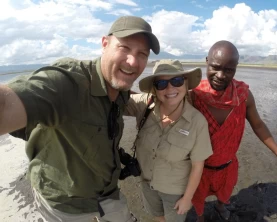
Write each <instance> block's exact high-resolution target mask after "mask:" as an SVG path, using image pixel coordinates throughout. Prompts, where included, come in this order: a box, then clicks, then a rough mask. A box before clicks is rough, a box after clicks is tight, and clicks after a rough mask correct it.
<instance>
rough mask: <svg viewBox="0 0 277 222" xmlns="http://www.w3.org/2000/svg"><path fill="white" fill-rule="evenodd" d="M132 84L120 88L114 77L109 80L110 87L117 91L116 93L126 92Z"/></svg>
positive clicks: (120, 85)
mask: <svg viewBox="0 0 277 222" xmlns="http://www.w3.org/2000/svg"><path fill="white" fill-rule="evenodd" d="M132 86H133V83H131V84H128V85H127V84H125V85H123V86H122V84H120V81H119V80H117V79H115V78H114V77H112V78H111V87H112V88H114V89H116V90H118V91H128V90H130V89H131V88H132Z"/></svg>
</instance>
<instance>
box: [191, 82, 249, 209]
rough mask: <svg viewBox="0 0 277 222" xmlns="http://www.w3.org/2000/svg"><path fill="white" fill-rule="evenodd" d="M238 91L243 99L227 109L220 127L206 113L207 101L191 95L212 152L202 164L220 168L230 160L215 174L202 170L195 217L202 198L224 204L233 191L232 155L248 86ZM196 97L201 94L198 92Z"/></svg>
mask: <svg viewBox="0 0 277 222" xmlns="http://www.w3.org/2000/svg"><path fill="white" fill-rule="evenodd" d="M242 86H243V84H242ZM242 88H243V90H242V89H239V88H236V89H237V92H240V93H241V94H242V95H244V96H243V97H239V98H244V100H239V103H238V104H239V105H238V106H234V105H231V106H229V109H230V108H232V110H231V112H230V114H229V115H228V117H227V118H226V120H225V121H224V123H223V124H222V125H220V124H219V123H218V122H217V121H216V120H215V118H214V117H213V115H212V114H211V112H210V111H209V109H208V106H207V100H202V99H203V98H204V99H205V98H207V97H203V96H202V97H201V98H200V97H199V94H196V95H195V98H194V102H193V103H194V106H195V107H196V108H197V109H198V110H199V111H200V112H201V113H202V114H203V115H204V116H205V117H206V119H207V121H208V124H209V133H210V137H211V143H212V147H213V152H214V153H213V155H212V156H210V157H209V158H208V159H207V160H206V161H205V164H206V165H210V166H220V165H222V164H225V163H227V162H228V161H229V160H232V163H231V164H230V165H229V166H228V167H227V168H225V169H223V170H219V171H215V170H210V169H206V168H204V171H203V174H202V178H201V181H200V184H199V186H198V188H197V190H196V192H195V194H194V197H193V200H192V203H193V205H194V207H195V210H196V212H197V214H198V215H202V214H203V212H204V203H205V199H206V197H208V196H210V195H216V196H217V198H218V199H219V200H220V201H222V202H224V203H228V201H229V198H230V196H231V194H232V191H233V188H234V186H235V185H236V183H237V179H238V161H237V157H236V152H237V150H238V148H239V145H240V142H241V139H242V136H243V132H244V128H245V117H246V99H247V96H248V92H249V90H248V87H245V86H243V87H242ZM200 95H203V94H202V93H201V94H200ZM237 95H238V93H237ZM225 104H226V103H225ZM233 104H234V103H233ZM209 105H210V103H209Z"/></svg>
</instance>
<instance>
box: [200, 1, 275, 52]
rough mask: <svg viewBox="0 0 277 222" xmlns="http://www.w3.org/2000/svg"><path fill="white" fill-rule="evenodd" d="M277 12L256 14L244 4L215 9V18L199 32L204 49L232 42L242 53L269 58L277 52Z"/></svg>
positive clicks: (266, 11) (207, 22) (206, 22)
mask: <svg viewBox="0 0 277 222" xmlns="http://www.w3.org/2000/svg"><path fill="white" fill-rule="evenodd" d="M276 22H277V11H275V10H270V11H268V10H265V11H261V12H259V13H255V12H254V11H252V10H251V8H250V7H249V6H247V5H245V4H244V3H241V4H237V5H235V6H234V8H228V7H222V8H220V9H218V10H215V11H214V13H213V17H212V18H211V19H208V20H206V21H205V22H204V25H205V28H204V30H202V31H199V35H200V36H201V38H202V40H203V41H202V42H203V44H202V46H203V47H204V48H206V49H207V48H208V47H209V46H211V45H212V44H213V43H214V42H215V41H218V40H222V39H225V40H229V41H231V42H233V43H234V44H235V45H237V46H238V48H239V51H240V53H241V54H253V53H255V55H260V56H266V55H268V54H272V53H273V52H274V51H276V49H277V41H276V39H277V27H276Z"/></svg>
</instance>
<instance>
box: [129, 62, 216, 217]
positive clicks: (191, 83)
mask: <svg viewBox="0 0 277 222" xmlns="http://www.w3.org/2000/svg"><path fill="white" fill-rule="evenodd" d="M201 77H202V72H201V69H200V68H195V69H191V70H186V71H185V70H184V69H183V66H182V64H181V63H180V62H179V61H178V60H160V61H159V62H157V63H156V64H155V66H154V68H153V75H150V76H147V77H145V78H143V79H141V80H140V82H139V88H140V90H141V91H142V92H143V93H142V94H132V95H131V98H130V100H129V102H128V105H127V107H126V113H125V114H126V115H129V116H135V117H136V119H137V124H138V125H141V120H142V119H143V117H145V112H146V110H147V109H151V111H150V114H149V115H148V116H147V118H146V120H145V121H144V123H143V126H142V128H141V129H140V130H139V132H138V136H137V138H136V141H135V143H134V144H135V148H136V155H137V159H138V161H139V165H140V167H141V170H142V173H141V179H142V182H141V188H142V196H143V201H144V205H145V207H146V209H147V210H148V211H149V212H150V213H151V214H152V215H153V216H155V217H156V220H157V221H160V222H164V221H166V222H184V221H185V218H186V213H187V211H188V210H189V209H190V208H191V199H192V197H193V194H194V192H195V190H196V188H197V186H198V184H199V181H200V178H201V175H202V170H203V166H204V160H205V159H206V158H208V157H209V156H210V155H211V154H212V148H211V144H210V137H209V132H208V124H207V121H206V119H205V117H204V116H203V115H202V114H201V113H200V112H199V111H197V110H196V109H195V108H194V107H193V106H192V105H191V104H190V103H189V102H188V99H187V97H188V90H189V89H193V88H195V87H196V86H197V85H198V84H199V82H200V80H201ZM150 98H153V102H150V104H149V101H152V100H150Z"/></svg>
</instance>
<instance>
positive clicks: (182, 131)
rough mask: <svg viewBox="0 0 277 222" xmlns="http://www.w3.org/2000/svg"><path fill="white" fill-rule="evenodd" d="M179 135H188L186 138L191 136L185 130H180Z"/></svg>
mask: <svg viewBox="0 0 277 222" xmlns="http://www.w3.org/2000/svg"><path fill="white" fill-rule="evenodd" d="M179 133H182V134H184V135H186V136H188V135H189V131H186V130H184V129H180V130H179Z"/></svg>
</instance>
